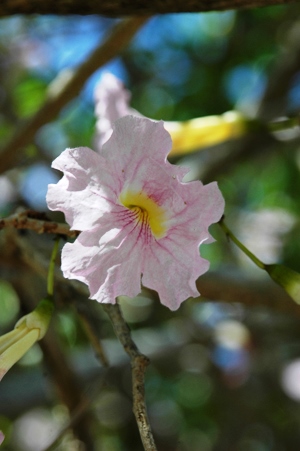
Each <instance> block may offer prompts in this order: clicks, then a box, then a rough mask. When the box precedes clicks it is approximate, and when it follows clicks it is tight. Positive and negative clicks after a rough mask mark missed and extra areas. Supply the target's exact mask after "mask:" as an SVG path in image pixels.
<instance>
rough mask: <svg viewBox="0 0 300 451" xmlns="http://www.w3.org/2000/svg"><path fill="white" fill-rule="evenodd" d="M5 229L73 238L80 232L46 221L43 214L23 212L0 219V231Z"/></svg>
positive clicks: (29, 211)
mask: <svg viewBox="0 0 300 451" xmlns="http://www.w3.org/2000/svg"><path fill="white" fill-rule="evenodd" d="M6 227H13V228H15V229H29V230H33V231H34V232H36V233H54V234H56V235H65V236H69V237H70V238H75V237H76V236H78V235H79V233H80V232H78V231H77V230H70V226H69V225H68V224H63V223H59V222H53V221H48V219H47V218H46V217H45V215H44V214H43V213H38V212H34V211H31V210H25V211H22V212H21V213H18V214H15V215H11V216H8V217H7V218H2V219H0V230H1V229H4V228H6Z"/></svg>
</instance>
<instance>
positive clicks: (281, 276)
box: [219, 216, 300, 304]
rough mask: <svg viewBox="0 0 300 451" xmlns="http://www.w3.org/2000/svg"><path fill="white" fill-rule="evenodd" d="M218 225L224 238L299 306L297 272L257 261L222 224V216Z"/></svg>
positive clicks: (298, 278)
mask: <svg viewBox="0 0 300 451" xmlns="http://www.w3.org/2000/svg"><path fill="white" fill-rule="evenodd" d="M219 225H220V227H221V228H222V230H223V231H224V232H225V234H226V236H227V237H229V238H230V239H231V241H233V242H234V243H235V244H236V245H237V246H238V247H239V248H240V249H241V251H242V252H244V254H246V255H247V256H248V257H249V258H250V259H251V260H252V261H253V263H255V264H256V266H258V267H259V268H260V269H264V270H265V271H267V273H268V274H269V276H270V277H271V279H273V280H274V282H276V283H277V284H278V285H280V286H281V287H282V288H283V289H284V291H286V293H287V294H288V295H289V296H290V297H291V298H292V299H293V300H294V301H295V302H296V303H297V304H300V274H299V273H298V272H296V271H294V270H293V269H291V268H288V267H287V266H284V265H281V264H272V265H268V264H266V263H263V262H262V261H261V260H259V258H257V257H256V256H255V255H254V254H252V252H250V251H249V249H247V248H246V247H245V246H244V245H243V244H242V243H241V242H240V241H239V240H238V239H237V237H236V236H235V235H234V234H233V233H232V231H231V230H230V229H229V228H228V227H227V225H226V224H225V222H224V216H223V217H222V218H221V220H220V222H219Z"/></svg>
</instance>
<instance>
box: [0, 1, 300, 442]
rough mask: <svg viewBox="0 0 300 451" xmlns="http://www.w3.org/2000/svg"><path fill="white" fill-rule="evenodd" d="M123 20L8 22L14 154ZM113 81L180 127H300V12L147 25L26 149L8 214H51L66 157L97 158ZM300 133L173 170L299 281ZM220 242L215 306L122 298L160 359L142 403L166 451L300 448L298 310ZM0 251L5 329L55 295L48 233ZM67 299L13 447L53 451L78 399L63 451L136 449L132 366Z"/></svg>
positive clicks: (220, 238) (6, 92)
mask: <svg viewBox="0 0 300 451" xmlns="http://www.w3.org/2000/svg"><path fill="white" fill-rule="evenodd" d="M114 23H115V20H113V19H108V18H104V17H98V16H97V17H96V16H87V17H80V16H70V17H65V18H62V17H55V16H46V17H42V16H36V17H29V18H28V17H21V16H16V17H13V18H7V19H1V21H0V139H1V143H2V144H3V145H4V144H5V143H6V142H7V141H8V140H9V139H10V137H11V136H12V135H13V134H14V133H15V130H16V128H17V127H18V124H19V123H20V121H21V120H23V119H25V118H28V117H30V116H31V115H32V114H34V113H35V112H36V111H38V109H39V108H40V107H41V105H42V104H43V102H44V100H45V97H46V89H47V87H48V85H49V83H50V82H51V81H52V80H53V79H54V78H55V77H56V76H58V74H60V73H61V72H62V71H65V70H66V69H70V68H74V67H76V66H77V65H78V64H80V63H82V62H83V61H84V60H85V58H86V57H87V56H88V55H89V53H90V52H91V51H92V50H93V48H94V47H95V46H96V45H98V44H99V42H100V41H101V40H102V39H103V38H104V37H105V35H106V33H107V32H108V31H109V30H110V28H111V27H112V26H113V25H114ZM105 71H106V72H112V73H113V74H114V75H115V76H117V77H118V78H120V79H121V80H122V81H123V82H124V84H125V85H126V86H127V88H128V89H129V90H130V91H131V93H132V98H131V106H132V107H133V108H135V109H136V110H138V111H139V112H140V113H142V114H143V115H145V116H148V117H151V118H154V119H163V120H168V121H169V120H176V121H180V120H187V119H191V118H195V117H200V116H207V115H215V114H222V113H224V112H226V111H229V110H237V111H239V112H241V113H242V114H244V115H245V116H247V117H249V118H251V119H254V118H255V119H258V120H261V121H270V120H277V119H279V118H282V117H287V116H297V115H299V109H300V5H299V4H291V5H288V6H277V7H268V8H262V9H253V10H247V11H246V10H245V11H239V12H237V11H232V10H231V11H227V12H224V13H205V14H177V15H176V14H172V15H171V14H170V15H165V16H157V17H152V18H151V19H150V20H149V21H148V22H147V23H146V25H145V26H144V27H143V28H142V29H141V30H140V31H139V32H138V33H137V34H136V36H135V37H134V39H133V40H132V42H131V44H130V46H129V47H127V48H126V50H125V51H123V52H122V54H120V56H119V57H118V58H116V59H114V60H113V61H112V62H111V63H109V64H108V65H107V66H105V67H103V68H101V69H100V70H98V71H97V72H96V73H95V74H94V75H93V76H92V77H91V78H90V79H89V80H88V82H87V83H86V84H85V86H83V87H82V90H81V92H80V95H79V96H78V97H76V98H75V100H73V101H72V102H71V103H69V104H68V105H66V106H65V107H64V108H63V109H62V111H61V112H60V114H59V116H58V117H57V118H56V120H55V121H53V122H51V123H48V124H46V125H44V126H43V127H42V128H40V129H39V130H38V132H37V133H36V135H35V139H34V141H33V142H32V143H31V144H30V145H28V146H25V148H24V149H22V150H20V152H21V151H22V152H23V153H22V158H21V161H18V163H17V164H16V166H15V167H14V168H13V169H11V170H9V171H7V172H6V173H3V174H1V175H0V214H1V216H2V217H4V216H7V215H9V214H12V213H13V212H15V211H18V210H17V209H18V208H20V207H25V208H30V209H34V210H38V211H46V210H47V207H46V203H45V194H46V191H47V185H48V183H53V182H54V183H55V182H56V181H57V180H58V179H59V177H60V175H59V174H58V173H57V172H55V171H53V170H51V168H50V165H51V161H52V160H53V159H54V158H55V157H56V156H57V155H59V154H60V152H62V151H63V150H64V149H65V148H66V147H78V146H89V147H93V137H94V133H95V116H94V101H93V91H94V88H95V86H96V84H97V82H99V80H100V79H101V75H102V74H103V72H105ZM299 136H300V135H299V130H298V129H289V130H285V131H283V132H278V133H276V134H273V135H269V134H267V133H250V134H249V135H247V136H245V137H243V138H240V139H235V140H229V141H227V142H225V143H220V144H218V145H215V146H212V147H209V148H206V149H200V150H197V149H195V151H194V152H193V153H191V154H189V155H185V156H184V157H180V156H178V157H176V158H173V160H172V162H174V163H178V164H183V165H186V166H188V167H190V168H191V178H192V177H196V178H198V177H200V178H201V179H202V180H204V181H205V182H206V183H207V182H209V181H213V180H217V181H218V183H219V187H220V189H221V191H222V193H223V195H224V197H225V201H226V211H225V214H226V218H227V221H228V224H230V226H231V228H232V230H234V232H235V233H236V235H237V236H239V238H240V239H241V241H242V242H243V243H244V244H245V245H246V246H247V247H249V249H251V251H252V252H253V253H254V254H255V255H257V256H258V257H259V258H260V259H262V260H263V261H264V262H266V263H274V262H281V263H284V264H286V265H287V266H290V267H291V268H293V269H294V270H296V271H300V258H299V256H300V239H299V230H300V222H299V210H300V178H299V170H300V146H299V144H300V139H299ZM48 214H49V216H50V217H53V216H51V213H50V212H48ZM55 218H57V217H56V216H55ZM62 219H63V218H62V217H60V220H62ZM211 232H212V234H213V236H214V237H215V238H216V242H215V243H213V244H211V245H209V246H206V245H202V247H201V253H202V255H203V256H204V257H206V258H208V259H209V260H210V262H211V271H210V273H209V274H208V275H206V276H204V277H203V282H201V280H200V281H199V288H200V291H202V293H203V296H202V297H200V298H199V299H196V300H188V301H186V302H185V303H184V304H183V305H182V306H181V308H180V309H179V310H178V311H176V312H169V311H168V310H167V309H166V308H165V307H163V306H161V305H160V303H159V301H158V300H157V298H156V297H155V294H153V293H149V292H144V293H142V295H141V296H139V297H138V298H136V299H134V300H130V299H126V298H124V299H121V301H120V303H121V307H122V309H123V311H124V316H125V319H126V320H127V322H128V323H129V325H130V327H131V329H132V333H133V337H134V339H135V341H136V343H137V345H138V347H139V348H140V350H141V351H142V352H144V353H145V354H146V355H148V356H149V357H150V359H151V365H150V367H149V369H148V371H147V375H146V398H147V405H148V409H149V417H150V422H151V424H152V426H153V432H154V436H155V439H156V441H157V446H158V449H159V450H162V451H175V450H176V451H296V450H298V449H300V404H299V402H300V327H299V326H300V310H299V313H298V309H297V306H296V307H295V306H294V305H293V303H292V301H289V300H288V299H287V297H286V295H285V294H284V292H283V291H281V289H280V288H276V286H274V284H273V282H272V281H269V278H268V275H267V274H265V273H264V272H263V271H261V270H259V269H258V268H256V267H254V265H253V264H252V263H251V262H250V261H248V260H247V258H246V257H245V256H244V255H242V254H241V253H240V251H239V250H238V249H235V248H234V245H232V244H230V243H229V242H228V241H227V239H226V237H225V236H224V234H223V232H222V231H221V230H219V228H218V225H215V226H213V227H212V228H211ZM0 245H1V257H0V333H1V334H3V333H5V332H7V331H9V330H10V329H11V328H12V327H13V325H14V324H15V322H16V321H17V319H18V318H19V317H20V316H21V315H22V314H24V313H26V312H27V311H29V310H31V309H32V308H33V306H34V305H35V304H36V303H37V302H38V300H39V299H40V298H41V297H42V296H43V295H44V293H45V271H46V270H45V268H46V267H47V261H49V255H50V250H51V246H52V238H51V237H47V236H38V235H36V234H34V233H33V232H32V233H31V232H24V231H22V232H16V231H13V230H3V231H2V232H1V234H0ZM24 255H25V257H26V256H27V261H26V258H25V257H24ZM28 256H30V258H31V259H32V261H31V263H30V264H29V260H28ZM47 259H48V260H47ZM215 287H218V290H216V289H215ZM273 300H274V304H273V302H272V301H273ZM56 303H57V306H58V308H57V314H56V315H55V319H54V321H53V324H52V329H51V331H50V332H49V334H48V338H46V339H45V340H44V344H43V342H41V345H36V346H35V347H34V348H32V350H31V351H30V352H29V353H28V354H27V355H26V356H25V357H24V358H23V359H22V360H21V361H20V363H19V364H17V365H16V366H15V367H14V368H13V369H12V370H11V371H10V372H9V373H8V374H7V375H6V376H5V378H4V379H3V381H2V382H1V384H0V429H1V430H3V432H4V433H5V435H6V440H5V442H4V444H3V445H2V448H3V451H42V450H46V449H49V448H47V447H48V446H49V444H50V443H51V442H53V440H54V439H55V438H56V437H57V436H58V434H59V432H60V431H61V430H62V429H63V428H64V427H65V426H66V425H67V424H68V422H69V421H70V418H73V416H72V414H71V415H70V412H69V410H70V408H72V405H73V408H74V409H75V408H76V405H77V403H78V402H79V404H80V402H82V400H83V399H87V400H88V401H87V407H85V408H84V409H83V410H84V413H83V414H82V416H81V417H80V420H79V422H77V423H76V422H75V421H74V423H75V424H74V425H72V424H71V427H69V428H68V429H67V431H66V433H65V434H64V435H63V436H62V438H61V440H60V441H59V442H58V443H57V444H56V445H55V446H54V447H53V449H57V450H62V451H67V450H70V451H73V450H74V451H76V450H85V449H86V450H87V451H92V450H93V449H95V450H96V451H98V450H99V451H139V450H141V449H142V445H141V442H140V439H139V435H138V431H137V427H136V424H135V421H134V417H133V414H132V408H131V375H130V365H129V361H128V359H127V357H126V356H125V354H124V352H123V349H122V348H121V346H120V345H119V344H118V342H117V340H116V338H115V336H114V334H113V331H112V327H111V325H110V323H109V321H108V319H107V317H106V315H105V313H104V312H103V311H102V308H101V306H99V305H97V303H95V302H94V301H90V300H87V299H86V294H85V293H83V292H82V290H81V291H80V289H78V288H77V287H74V286H70V284H68V283H67V282H66V283H64V282H63V281H62V280H61V279H59V280H58V282H57V293H56ZM299 309H300V307H299ZM78 312H79V313H81V314H82V315H83V316H84V317H85V318H86V317H87V318H88V320H89V321H90V322H91V323H92V324H93V325H94V326H95V328H96V331H97V334H98V336H99V339H101V342H102V344H103V347H104V350H105V352H106V354H107V357H108V359H109V361H110V367H109V369H105V368H103V366H101V364H100V363H99V362H98V360H97V359H96V358H95V355H94V351H93V349H92V346H91V343H90V341H89V339H88V337H87V333H86V329H85V327H84V323H83V321H82V318H81V317H80V316H78ZM80 318H81V319H80ZM68 378H69V379H68ZM62 381H64V382H62ZM68 381H69V382H68ZM68 383H69V387H70V390H69V393H68V394H66V393H65V387H66V386H68ZM65 384H66V385H65ZM72 397H73V398H74V399H72ZM72 403H73V404H72ZM80 405H81V404H80ZM71 410H72V409H71Z"/></svg>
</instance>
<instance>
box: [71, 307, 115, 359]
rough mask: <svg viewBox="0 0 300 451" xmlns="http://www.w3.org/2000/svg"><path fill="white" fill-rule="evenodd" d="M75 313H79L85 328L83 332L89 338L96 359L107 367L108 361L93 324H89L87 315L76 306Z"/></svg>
mask: <svg viewBox="0 0 300 451" xmlns="http://www.w3.org/2000/svg"><path fill="white" fill-rule="evenodd" d="M77 313H78V315H79V318H80V320H81V323H82V326H83V328H84V330H85V333H86V335H87V337H88V339H89V340H90V342H91V344H92V346H93V348H94V351H95V354H96V357H97V359H98V360H99V361H100V363H101V364H102V365H103V366H104V367H105V368H108V367H109V362H108V358H107V356H106V354H105V351H104V349H103V347H102V344H101V341H100V340H99V338H98V336H97V334H96V331H95V328H94V326H93V324H91V322H90V321H89V318H88V317H87V315H86V314H85V313H84V312H83V310H82V309H79V308H77Z"/></svg>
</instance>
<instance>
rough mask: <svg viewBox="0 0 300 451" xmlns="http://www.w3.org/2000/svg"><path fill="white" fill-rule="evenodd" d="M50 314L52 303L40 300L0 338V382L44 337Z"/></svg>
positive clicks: (47, 300)
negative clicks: (12, 328)
mask: <svg viewBox="0 0 300 451" xmlns="http://www.w3.org/2000/svg"><path fill="white" fill-rule="evenodd" d="M52 313H53V302H52V301H51V300H49V299H42V300H41V301H40V302H39V304H38V305H37V307H36V308H35V309H34V310H33V311H32V312H31V313H29V314H28V315H25V316H23V317H22V318H21V319H19V321H18V322H17V324H16V325H15V328H14V330H12V331H11V332H8V333H7V334H5V335H2V336H1V337H0V381H1V379H2V378H3V376H5V374H6V373H7V371H8V370H10V368H11V367H12V366H13V365H14V364H15V363H16V362H17V361H18V360H20V359H21V358H22V357H23V355H24V354H26V352H27V351H28V350H29V349H30V348H31V347H32V346H33V345H34V344H35V343H36V342H37V341H38V340H41V339H42V338H43V337H44V336H45V334H46V332H47V330H48V326H49V323H50V320H51V317H52ZM0 438H1V437H0ZM0 443H1V441H0Z"/></svg>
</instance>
